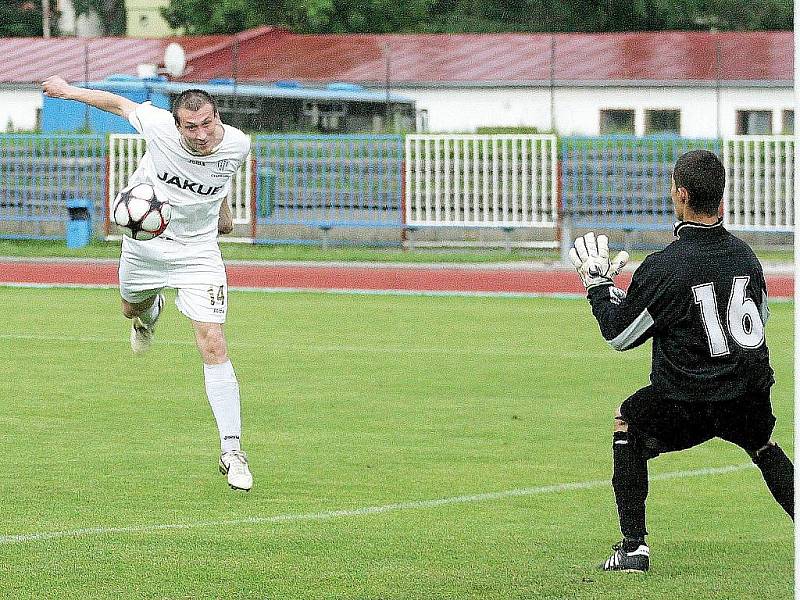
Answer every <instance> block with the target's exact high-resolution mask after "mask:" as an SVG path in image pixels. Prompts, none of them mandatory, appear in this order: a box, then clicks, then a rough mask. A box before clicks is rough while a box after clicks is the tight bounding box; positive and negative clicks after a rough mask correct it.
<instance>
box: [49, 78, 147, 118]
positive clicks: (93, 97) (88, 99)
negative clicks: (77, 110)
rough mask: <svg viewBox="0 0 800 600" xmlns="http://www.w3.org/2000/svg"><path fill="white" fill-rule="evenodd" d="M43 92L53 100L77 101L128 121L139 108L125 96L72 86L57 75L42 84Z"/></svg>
mask: <svg viewBox="0 0 800 600" xmlns="http://www.w3.org/2000/svg"><path fill="white" fill-rule="evenodd" d="M42 90H43V91H44V93H45V95H46V96H49V97H51V98H62V99H64V100H76V101H77V102H83V103H84V104H88V105H89V106H94V107H95V108H99V109H100V110H104V111H106V112H110V113H113V114H115V115H119V116H120V117H124V118H126V119H127V118H128V115H129V114H131V113H132V112H133V111H134V110H136V107H137V106H138V104H136V102H134V101H132V100H128V99H127V98H124V97H123V96H118V95H117V94H112V93H111V92H106V91H103V90H90V89H87V88H80V87H77V86H74V85H70V84H69V83H67V82H66V81H64V79H62V78H61V77H58V76H55V75H54V76H51V77H48V78H47V79H45V80H44V81H43V82H42Z"/></svg>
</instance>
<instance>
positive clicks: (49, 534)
mask: <svg viewBox="0 0 800 600" xmlns="http://www.w3.org/2000/svg"><path fill="white" fill-rule="evenodd" d="M750 468H754V465H753V464H752V463H746V464H739V465H729V466H726V467H713V468H704V469H694V470H691V471H673V472H670V473H661V474H658V475H652V476H651V477H650V481H665V480H669V479H685V478H688V477H707V476H710V475H724V474H727V473H735V472H737V471H744V470H746V469H750ZM610 485H611V481H609V480H594V481H581V482H575V483H556V484H552V485H543V486H539V487H530V488H518V489H513V490H505V491H501V492H487V493H484V494H473V495H467V496H451V497H449V498H437V499H433V500H412V501H408V502H396V503H394V504H383V505H380V506H364V507H362V508H352V509H343V510H327V511H321V512H314V513H304V514H303V513H300V514H292V513H289V514H282V515H272V516H267V517H244V518H241V519H226V520H218V521H194V522H189V523H154V524H150V525H130V526H126V527H86V528H81V529H65V530H61V531H41V532H36V533H23V534H17V535H3V536H0V545H9V544H27V543H31V542H43V541H47V540H56V539H62V538H83V537H90V536H107V535H118V534H121V535H124V534H131V533H145V534H146V533H156V532H160V531H186V530H192V529H206V528H214V527H239V526H243V525H244V526H246V525H275V524H280V523H298V522H304V521H325V520H331V519H343V518H355V517H365V516H370V515H379V514H384V513H391V512H400V511H408V510H425V509H432V508H439V507H441V506H451V505H454V504H475V503H479V502H493V501H497V500H505V499H508V498H520V497H526V496H540V495H544V494H559V493H564V492H570V491H576V490H577V491H580V490H589V489H594V488H599V487H608V486H610Z"/></svg>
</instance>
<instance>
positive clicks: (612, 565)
mask: <svg viewBox="0 0 800 600" xmlns="http://www.w3.org/2000/svg"><path fill="white" fill-rule="evenodd" d="M611 548H612V549H613V550H614V553H613V554H612V555H611V556H609V557H608V558H607V559H606V561H605V562H604V563H603V564H601V565H598V567H599V568H601V569H603V570H604V571H622V572H623V573H645V572H647V571H648V570H649V569H650V548H649V547H648V546H647V544H640V545H639V547H638V548H636V550H633V551H631V552H626V551H625V549H624V547H623V542H619V543H617V544H614V545H613V546H612V547H611Z"/></svg>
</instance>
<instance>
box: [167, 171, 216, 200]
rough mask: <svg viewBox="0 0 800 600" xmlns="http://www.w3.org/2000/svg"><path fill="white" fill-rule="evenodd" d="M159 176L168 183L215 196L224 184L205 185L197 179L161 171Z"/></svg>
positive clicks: (200, 194) (201, 194)
mask: <svg viewBox="0 0 800 600" xmlns="http://www.w3.org/2000/svg"><path fill="white" fill-rule="evenodd" d="M158 178H159V179H160V180H161V181H163V182H164V183H167V184H168V185H174V186H175V187H177V188H180V189H182V190H189V191H190V192H194V193H195V194H197V195H198V196H213V195H214V194H216V193H217V192H219V191H220V190H221V189H222V186H214V187H211V186H210V185H203V184H202V183H197V182H196V181H189V180H188V179H183V178H181V177H178V176H177V175H170V174H169V173H167V172H164V173H159V175H158Z"/></svg>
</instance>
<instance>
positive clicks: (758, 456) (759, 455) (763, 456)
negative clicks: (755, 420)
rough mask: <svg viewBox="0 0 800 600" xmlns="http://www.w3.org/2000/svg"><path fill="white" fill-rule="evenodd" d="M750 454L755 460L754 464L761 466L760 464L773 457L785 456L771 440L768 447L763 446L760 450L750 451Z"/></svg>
mask: <svg viewBox="0 0 800 600" xmlns="http://www.w3.org/2000/svg"><path fill="white" fill-rule="evenodd" d="M748 454H749V455H750V458H751V459H752V460H753V463H755V464H759V463H760V462H763V461H764V460H767V459H769V458H770V457H771V456H772V455H775V454H783V450H781V448H780V446H778V444H776V443H775V442H773V441H772V440H770V441H769V442H767V443H766V445H764V446H762V447H761V448H759V449H758V450H754V451H748Z"/></svg>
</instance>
